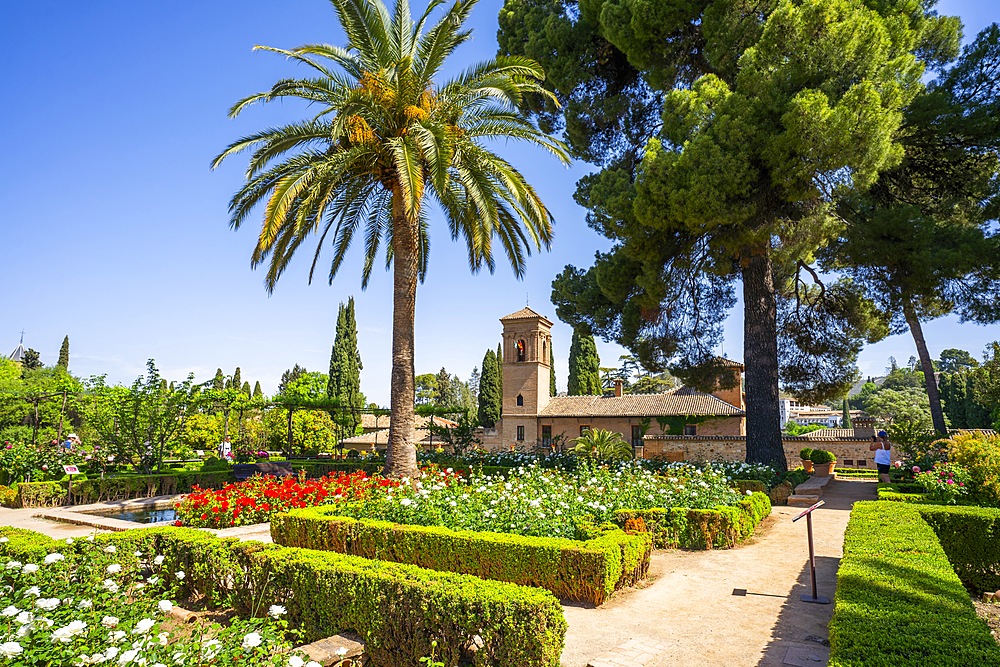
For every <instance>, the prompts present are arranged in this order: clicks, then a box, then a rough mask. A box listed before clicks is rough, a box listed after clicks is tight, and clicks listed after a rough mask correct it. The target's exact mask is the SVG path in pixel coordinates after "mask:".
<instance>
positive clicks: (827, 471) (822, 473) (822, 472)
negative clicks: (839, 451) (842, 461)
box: [813, 461, 837, 477]
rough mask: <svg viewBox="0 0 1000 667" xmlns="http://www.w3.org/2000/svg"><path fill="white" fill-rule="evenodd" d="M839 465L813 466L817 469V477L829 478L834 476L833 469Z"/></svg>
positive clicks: (821, 464) (816, 464)
mask: <svg viewBox="0 0 1000 667" xmlns="http://www.w3.org/2000/svg"><path fill="white" fill-rule="evenodd" d="M836 465H837V462H836V461H834V462H832V463H815V464H813V466H814V467H815V469H816V476H817V477H829V476H830V475H832V474H833V468H834V466H836Z"/></svg>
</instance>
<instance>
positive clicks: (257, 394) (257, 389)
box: [253, 380, 264, 398]
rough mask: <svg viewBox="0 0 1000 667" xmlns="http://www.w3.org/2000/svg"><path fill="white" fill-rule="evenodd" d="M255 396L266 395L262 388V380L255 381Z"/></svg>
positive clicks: (261, 396)
mask: <svg viewBox="0 0 1000 667" xmlns="http://www.w3.org/2000/svg"><path fill="white" fill-rule="evenodd" d="M253 397H254V398H263V397H264V392H263V390H261V388H260V380H257V382H255V383H254V385H253Z"/></svg>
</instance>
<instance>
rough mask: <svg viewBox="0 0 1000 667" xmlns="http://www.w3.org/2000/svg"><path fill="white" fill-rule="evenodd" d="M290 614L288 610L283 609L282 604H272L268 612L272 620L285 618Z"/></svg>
mask: <svg viewBox="0 0 1000 667" xmlns="http://www.w3.org/2000/svg"><path fill="white" fill-rule="evenodd" d="M287 613H288V610H287V609H285V608H284V607H282V606H281V605H280V604H272V605H271V607H270V609H268V610H267V615H268V616H270V617H272V618H278V617H279V616H284V615H285V614H287Z"/></svg>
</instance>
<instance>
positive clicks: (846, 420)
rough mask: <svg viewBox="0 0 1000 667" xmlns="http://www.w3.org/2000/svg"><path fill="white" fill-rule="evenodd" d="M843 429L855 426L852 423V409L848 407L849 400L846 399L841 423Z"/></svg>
mask: <svg viewBox="0 0 1000 667" xmlns="http://www.w3.org/2000/svg"><path fill="white" fill-rule="evenodd" d="M840 426H841V428H854V424H852V423H851V408H850V406H849V405H847V399H846V398H845V399H844V416H843V418H842V419H841V421H840Z"/></svg>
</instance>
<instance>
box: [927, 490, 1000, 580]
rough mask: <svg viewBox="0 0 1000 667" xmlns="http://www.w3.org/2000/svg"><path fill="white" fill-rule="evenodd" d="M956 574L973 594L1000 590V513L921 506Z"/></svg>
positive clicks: (963, 508) (980, 509) (977, 509)
mask: <svg viewBox="0 0 1000 667" xmlns="http://www.w3.org/2000/svg"><path fill="white" fill-rule="evenodd" d="M920 515H921V516H922V517H923V518H924V521H926V522H927V523H928V524H929V525H930V526H931V528H933V529H934V532H935V533H936V534H937V537H938V540H940V542H941V547H942V548H943V549H944V552H945V553H946V554H947V555H948V561H949V562H951V565H952V567H953V568H954V569H955V574H957V575H958V578H959V579H961V580H962V583H963V584H964V585H965V587H966V588H968V589H969V590H970V591H972V592H973V593H976V594H978V593H983V592H987V591H989V592H992V591H996V590H1000V510H998V509H993V508H986V507H921V508H920Z"/></svg>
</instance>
